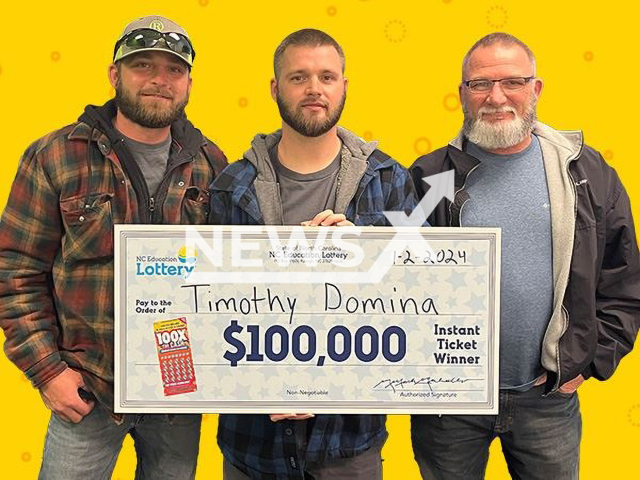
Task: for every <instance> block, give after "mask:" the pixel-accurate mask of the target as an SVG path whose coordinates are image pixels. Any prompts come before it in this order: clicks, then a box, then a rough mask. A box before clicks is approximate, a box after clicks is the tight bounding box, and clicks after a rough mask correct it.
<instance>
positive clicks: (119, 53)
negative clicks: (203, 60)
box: [113, 28, 196, 65]
mask: <svg viewBox="0 0 640 480" xmlns="http://www.w3.org/2000/svg"><path fill="white" fill-rule="evenodd" d="M161 41H164V44H165V45H166V48H165V47H164V46H159V43H160V42H161ZM142 49H145V50H149V49H159V50H169V51H171V52H173V53H176V54H177V55H179V56H180V57H181V58H182V59H183V60H184V61H185V62H187V63H188V64H189V65H192V63H193V59H194V58H195V56H196V52H195V50H194V49H193V47H192V46H191V42H190V41H189V39H188V38H187V37H185V36H184V35H182V34H180V33H175V32H166V33H164V32H159V31H158V30H153V29H150V28H144V29H139V30H134V31H132V32H130V33H128V34H127V35H125V36H124V37H122V38H121V39H120V40H119V41H118V42H117V43H116V46H115V50H114V55H113V61H114V62H117V61H118V60H120V59H122V58H124V57H125V56H128V55H129V54H131V53H134V52H136V51H138V50H142Z"/></svg>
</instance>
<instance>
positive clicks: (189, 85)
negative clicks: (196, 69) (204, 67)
mask: <svg viewBox="0 0 640 480" xmlns="http://www.w3.org/2000/svg"><path fill="white" fill-rule="evenodd" d="M191 84H193V77H192V76H191V72H189V84H188V85H187V94H190V93H191Z"/></svg>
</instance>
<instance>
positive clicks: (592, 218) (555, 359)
mask: <svg viewBox="0 0 640 480" xmlns="http://www.w3.org/2000/svg"><path fill="white" fill-rule="evenodd" d="M534 133H535V134H536V135H537V136H538V138H539V140H540V146H541V149H542V154H543V158H544V165H545V171H546V175H547V184H548V187H549V198H550V203H551V224H552V232H553V239H552V245H553V277H554V309H553V314H552V316H551V319H550V321H549V326H548V327H547V331H546V333H545V337H544V341H543V344H542V352H541V353H542V355H541V360H542V365H543V367H544V368H545V369H546V370H547V376H548V378H547V385H546V390H547V391H552V390H555V389H557V388H558V387H559V386H560V385H562V384H563V383H565V382H567V381H568V380H571V379H573V378H575V377H576V376H578V375H579V374H582V375H583V376H584V377H585V378H589V377H592V376H593V377H595V378H597V379H599V380H605V379H607V378H609V377H610V376H611V375H612V374H613V372H614V371H615V369H616V367H617V366H618V363H619V362H620V359H621V358H622V357H623V356H624V355H626V354H627V353H629V351H630V350H631V349H632V347H633V343H634V341H635V338H636V335H637V333H638V327H639V325H640V262H639V256H638V245H637V243H636V236H635V230H634V224H633V218H632V215H631V206H630V204H629V197H628V196H627V193H626V191H625V189H624V187H623V186H622V184H621V183H620V179H619V178H618V175H617V174H616V172H615V170H614V169H613V168H611V167H610V166H609V165H607V163H606V162H605V161H604V159H603V158H602V156H601V155H600V154H599V153H598V152H597V151H595V150H594V149H593V148H591V147H589V146H587V145H584V143H583V139H582V133H581V132H559V131H556V130H553V129H552V128H550V127H548V126H546V125H544V124H541V123H538V124H537V125H536V127H535V129H534ZM462 142H463V138H462V137H458V138H457V139H456V140H454V141H453V142H451V143H450V144H449V145H447V146H446V147H444V148H441V149H439V150H436V151H434V152H432V153H430V154H428V155H424V156H422V157H420V158H418V159H417V160H416V161H415V163H414V164H413V166H412V167H411V168H410V172H411V176H412V178H413V181H414V184H415V185H416V190H417V191H418V196H419V197H420V198H422V196H424V194H425V191H426V190H428V188H429V187H428V185H427V184H426V183H425V182H423V181H422V178H423V177H427V176H430V175H433V174H436V173H440V172H443V171H447V170H451V169H454V170H455V189H456V194H455V197H454V201H453V202H450V201H449V200H447V199H444V200H443V201H442V202H440V204H439V205H438V206H437V208H436V209H435V210H434V212H433V213H432V214H431V216H430V217H429V219H428V220H429V223H430V224H431V225H433V226H461V225H460V218H461V217H460V213H461V211H462V208H463V207H464V204H465V202H466V201H467V200H468V199H469V194H468V193H467V192H466V191H465V181H466V179H467V176H468V175H469V173H470V172H471V171H473V170H474V169H475V167H476V166H477V165H478V164H479V161H478V160H477V159H476V158H474V157H472V156H471V155H468V154H466V153H464V151H463V148H462Z"/></svg>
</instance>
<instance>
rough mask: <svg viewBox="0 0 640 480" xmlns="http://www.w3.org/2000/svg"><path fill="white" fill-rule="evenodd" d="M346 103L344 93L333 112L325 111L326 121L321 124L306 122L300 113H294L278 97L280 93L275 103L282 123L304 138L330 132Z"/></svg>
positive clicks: (277, 96)
mask: <svg viewBox="0 0 640 480" xmlns="http://www.w3.org/2000/svg"><path fill="white" fill-rule="evenodd" d="M346 101H347V92H344V94H343V95H342V98H341V99H340V103H339V104H338V105H337V106H336V107H335V108H334V109H333V110H328V111H327V114H328V115H327V119H326V120H324V121H323V122H315V121H309V120H307V119H306V118H305V117H304V115H303V114H302V112H294V111H293V109H292V108H291V107H290V106H289V104H288V103H287V102H286V101H285V100H284V98H282V97H281V96H280V92H278V94H277V95H276V103H277V104H278V110H279V111H280V117H281V118H282V121H283V122H284V123H286V124H287V125H289V126H290V127H291V128H293V129H294V130H295V131H296V132H298V133H299V134H300V135H303V136H305V137H319V136H320V135H324V134H325V133H327V132H328V131H329V130H331V129H332V128H333V127H334V126H335V125H336V124H337V123H338V120H340V116H341V115H342V110H344V104H345V102H346Z"/></svg>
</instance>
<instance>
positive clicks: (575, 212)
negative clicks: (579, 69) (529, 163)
mask: <svg viewBox="0 0 640 480" xmlns="http://www.w3.org/2000/svg"><path fill="white" fill-rule="evenodd" d="M583 146H584V143H583V144H582V145H581V146H580V151H579V152H578V154H577V155H576V156H575V157H573V158H570V159H569V160H567V166H566V169H567V175H568V176H569V180H570V183H571V189H572V190H573V198H574V200H575V201H574V204H573V225H574V227H573V228H574V231H575V222H576V220H577V219H578V189H577V188H576V181H575V179H574V178H573V175H571V163H572V162H574V161H575V160H577V159H578V157H580V155H581V154H582V148H583ZM571 256H572V257H573V248H572V250H571ZM569 276H571V266H569V273H568V274H567V287H568V286H569ZM566 293H567V291H566V287H565V291H564V292H563V295H562V301H561V303H560V307H561V308H562V311H563V312H564V313H565V317H564V322H563V328H562V332H560V336H559V337H558V343H557V345H556V366H557V367H558V377H557V379H556V384H555V385H554V386H553V390H552V391H555V390H557V389H558V388H559V387H560V380H561V377H562V370H561V365H560V339H561V338H562V336H563V335H564V334H565V332H566V331H567V329H568V328H569V312H568V311H567V309H566V308H565V306H564V297H565V295H566ZM545 334H546V332H545ZM569 380H570V379H569Z"/></svg>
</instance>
